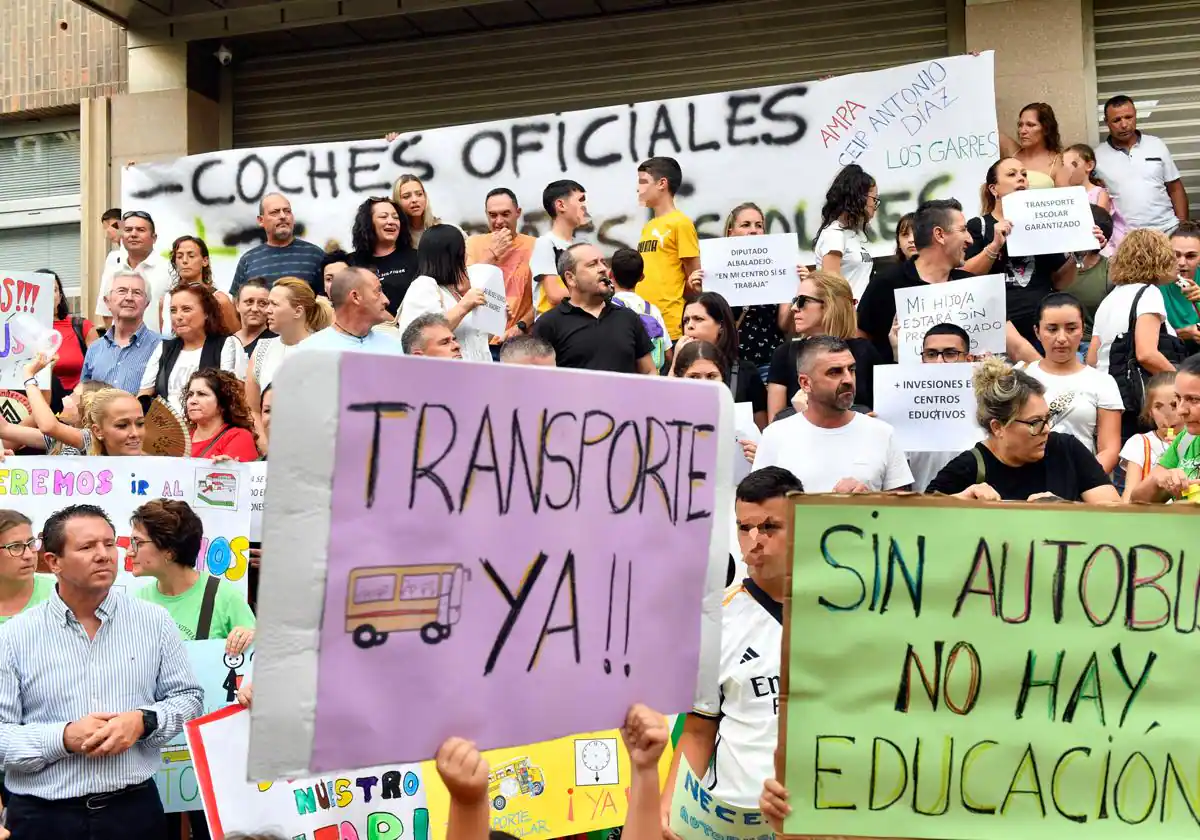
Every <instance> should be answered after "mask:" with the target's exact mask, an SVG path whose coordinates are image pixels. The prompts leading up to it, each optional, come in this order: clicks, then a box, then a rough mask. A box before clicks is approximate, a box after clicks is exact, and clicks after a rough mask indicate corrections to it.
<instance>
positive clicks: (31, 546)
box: [0, 537, 42, 557]
mask: <svg viewBox="0 0 1200 840" xmlns="http://www.w3.org/2000/svg"><path fill="white" fill-rule="evenodd" d="M41 547H42V539H41V537H33V538H32V539H28V540H25V542H10V543H5V544H4V545H0V548H4V549H7V550H8V553H9V554H10V555H12V556H13V557H20V556H21V555H22V554H24V553H25V552H26V551H27V550H28V551H33V552H36V551H38V550H40V549H41Z"/></svg>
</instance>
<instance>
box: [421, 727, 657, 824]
mask: <svg viewBox="0 0 1200 840" xmlns="http://www.w3.org/2000/svg"><path fill="white" fill-rule="evenodd" d="M483 757H484V758H486V759H487V762H488V766H489V768H490V775H489V777H488V799H489V800H490V805H491V827H492V829H493V830H495V831H506V832H508V833H509V834H512V835H514V836H516V837H536V838H553V837H566V836H568V835H571V834H583V833H586V832H589V831H599V830H602V829H608V828H613V827H615V826H618V825H624V824H625V816H626V813H627V812H628V810H629V783H630V772H631V768H630V765H629V754H628V753H627V752H626V751H625V744H624V742H623V741H622V740H621V733H620V732H618V731H617V730H615V729H612V730H609V731H607V732H592V733H588V734H585V735H575V736H573V737H570V738H559V739H558V740H556V741H544V742H542V743H540V744H531V745H529V746H525V747H512V748H510V749H503V750H491V751H490V752H485V753H484V754H483ZM670 766H671V747H670V745H668V746H667V748H666V749H665V750H664V751H663V756H662V759H661V760H660V761H659V764H658V775H659V784H660V786H661V784H662V783H663V781H664V780H665V779H666V776H667V771H668V769H669V768H670ZM421 772H422V776H423V777H424V779H425V796H426V799H427V802H428V806H429V813H430V826H429V830H430V834H431V835H432V836H431V837H430V840H445V838H446V818H447V815H448V814H449V812H450V794H449V792H448V791H447V790H446V786H445V785H443V784H442V780H441V777H440V776H439V775H438V772H437V766H436V764H435V763H434V762H432V761H427V762H425V763H424V764H422V765H421Z"/></svg>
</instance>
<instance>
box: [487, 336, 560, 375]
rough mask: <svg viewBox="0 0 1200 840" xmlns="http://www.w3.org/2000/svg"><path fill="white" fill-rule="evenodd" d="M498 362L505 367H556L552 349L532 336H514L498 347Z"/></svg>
mask: <svg viewBox="0 0 1200 840" xmlns="http://www.w3.org/2000/svg"><path fill="white" fill-rule="evenodd" d="M500 361H501V362H502V363H503V364H506V365H532V366H534V367H558V360H557V359H556V357H555V355H554V348H553V347H551V346H550V344H549V343H547V342H545V341H543V340H542V339H540V338H538V337H537V336H534V335H515V336H513V337H512V338H510V339H509V340H508V341H506V342H504V344H503V345H502V346H501V347H500Z"/></svg>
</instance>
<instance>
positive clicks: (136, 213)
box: [121, 210, 154, 224]
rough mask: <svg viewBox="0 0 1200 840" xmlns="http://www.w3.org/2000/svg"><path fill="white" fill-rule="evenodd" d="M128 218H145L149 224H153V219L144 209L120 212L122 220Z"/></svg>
mask: <svg viewBox="0 0 1200 840" xmlns="http://www.w3.org/2000/svg"><path fill="white" fill-rule="evenodd" d="M128 219H145V220H146V221H147V222H149V223H150V224H154V219H152V218H150V214H149V213H147V212H146V211H145V210H130V211H129V212H128V213H122V214H121V221H122V222H124V221H126V220H128Z"/></svg>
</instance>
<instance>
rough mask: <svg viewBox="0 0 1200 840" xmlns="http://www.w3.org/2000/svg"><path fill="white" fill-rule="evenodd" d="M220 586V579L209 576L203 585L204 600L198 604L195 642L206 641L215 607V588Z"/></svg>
mask: <svg viewBox="0 0 1200 840" xmlns="http://www.w3.org/2000/svg"><path fill="white" fill-rule="evenodd" d="M220 585H221V579H220V578H219V577H217V576H216V575H209V576H208V582H207V583H205V584H204V600H203V601H201V602H200V618H198V619H197V620H196V641H197V642H202V641H204V640H205V639H207V638H208V633H209V631H210V630H211V629H212V617H213V609H214V608H215V607H216V605H217V587H218V586H220Z"/></svg>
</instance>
